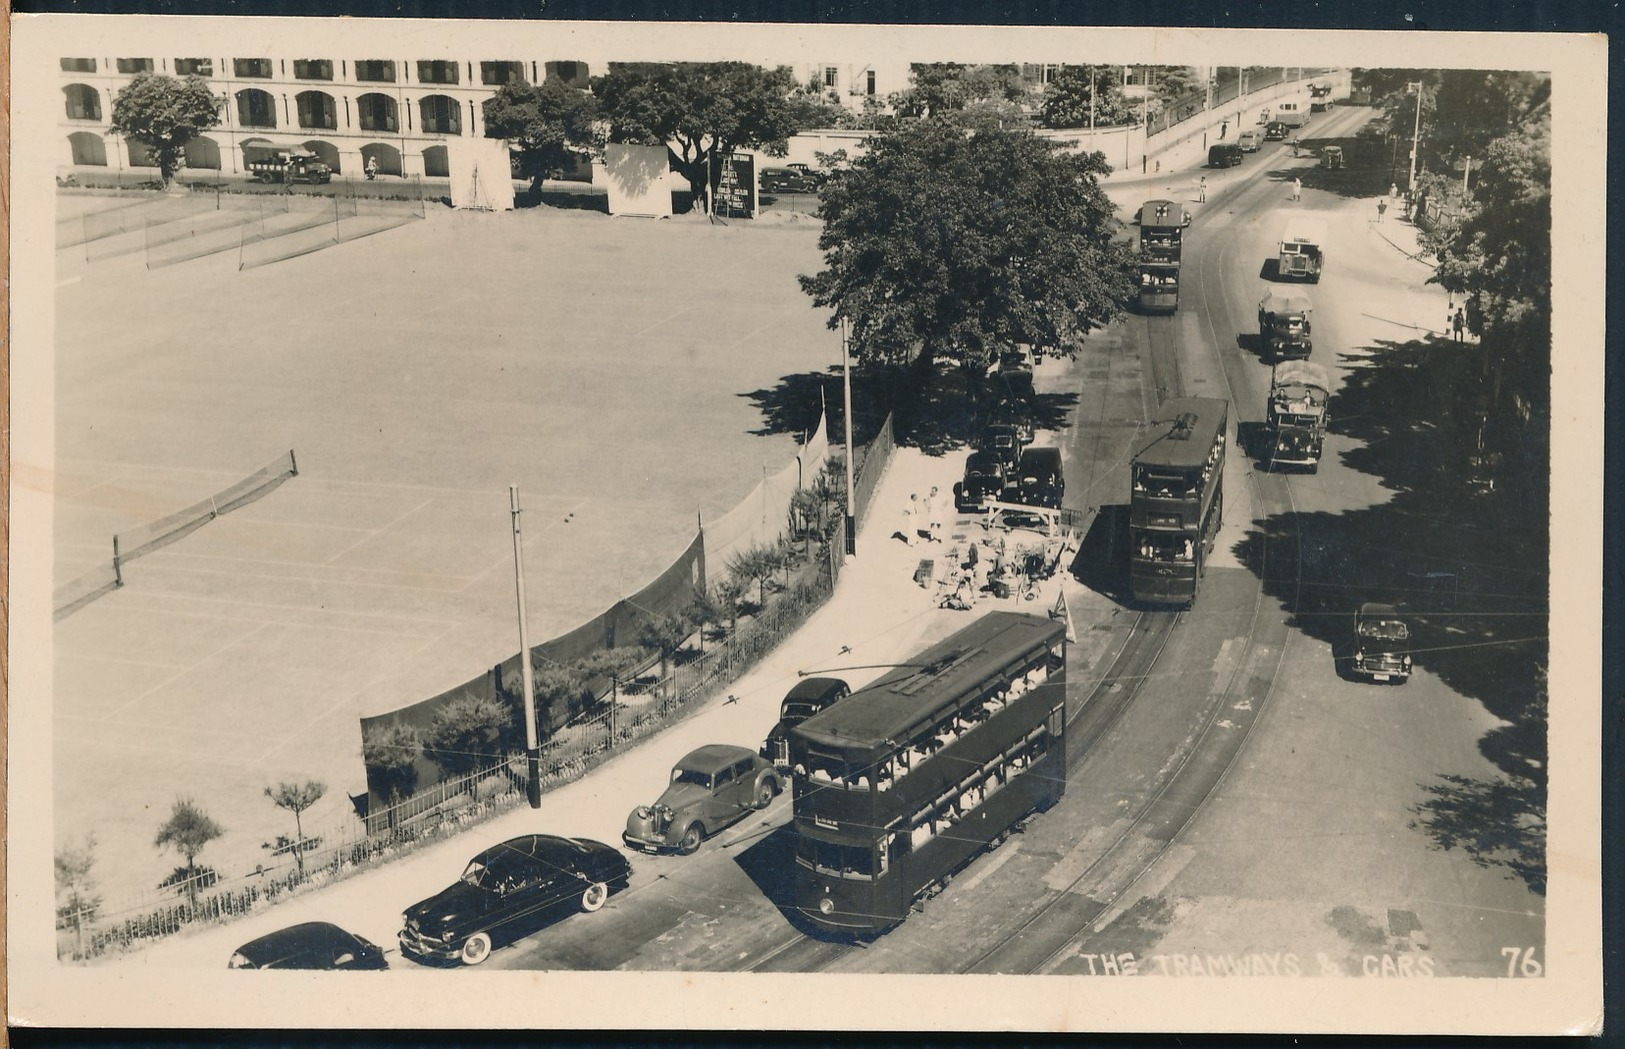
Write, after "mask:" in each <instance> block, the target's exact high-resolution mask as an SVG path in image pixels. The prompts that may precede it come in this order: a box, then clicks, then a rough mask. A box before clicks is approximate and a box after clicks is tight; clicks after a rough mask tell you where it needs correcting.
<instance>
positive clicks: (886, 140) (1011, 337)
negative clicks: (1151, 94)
mask: <svg viewBox="0 0 1625 1049" xmlns="http://www.w3.org/2000/svg"><path fill="white" fill-rule="evenodd" d="M1109 170H1110V168H1109V166H1108V165H1107V163H1106V160H1105V158H1104V157H1102V156H1101V155H1100V154H1098V153H1092V154H1078V153H1069V152H1066V151H1065V150H1064V149H1062V148H1061V147H1059V146H1057V145H1056V144H1055V143H1052V142H1047V141H1045V140H1043V139H1040V138H1038V137H1037V136H1036V135H1034V134H1033V133H1032V132H1030V131H1025V130H1016V131H1010V130H992V129H981V130H978V131H976V132H975V133H974V134H973V133H971V132H970V131H969V130H968V129H966V128H965V127H963V126H962V125H960V124H959V123H958V122H957V121H949V120H943V119H932V120H924V121H920V122H919V123H917V124H914V125H912V126H910V127H906V128H904V129H902V130H900V131H898V132H897V133H895V134H891V135H887V136H883V137H879V138H876V139H874V140H873V142H872V148H871V149H870V151H869V153H868V154H867V155H866V156H863V157H860V158H858V159H857V160H855V161H853V162H852V164H851V166H850V167H849V168H848V169H846V170H844V171H841V172H838V173H837V174H836V175H835V176H834V177H833V178H832V179H831V180H830V181H829V182H828V183H826V184H825V186H824V190H823V196H822V198H821V202H820V205H819V214H820V215H821V216H822V218H823V219H824V230H823V233H822V235H821V236H820V238H819V242H818V243H819V247H820V248H822V249H823V252H824V260H825V264H826V268H825V269H824V270H823V271H822V272H820V273H818V274H816V275H813V276H803V277H801V278H800V280H801V286H802V288H803V290H805V291H806V292H807V294H808V295H810V296H812V299H813V302H814V304H815V305H817V306H821V307H828V308H831V309H832V310H833V315H832V316H831V318H830V326H831V327H835V326H837V325H838V324H839V323H840V322H841V321H842V320H846V321H848V322H849V323H850V324H851V331H852V337H853V348H854V350H855V352H856V353H857V355H858V358H859V359H860V360H861V361H864V362H869V363H877V362H890V363H901V362H904V361H907V360H910V359H913V360H914V361H915V362H916V364H917V365H918V366H920V367H921V368H929V367H930V366H931V365H932V363H933V362H935V361H937V360H939V359H945V360H952V361H955V362H957V363H959V364H960V365H962V366H964V367H965V368H966V369H968V370H971V371H973V372H975V371H981V370H983V369H985V367H986V366H987V365H988V363H989V362H990V361H991V360H993V359H994V357H995V355H996V354H997V353H998V352H999V351H1000V350H1002V349H1004V348H1006V347H1008V346H1011V345H1014V344H1016V343H1029V344H1031V345H1033V346H1034V347H1036V348H1037V349H1038V350H1039V352H1046V351H1047V352H1050V353H1066V352H1070V350H1071V349H1072V347H1073V346H1074V345H1075V344H1076V342H1077V340H1078V339H1080V338H1081V337H1082V336H1083V335H1084V334H1086V333H1087V332H1089V331H1090V330H1091V329H1093V328H1096V327H1100V326H1101V325H1104V324H1107V323H1109V322H1110V321H1111V320H1112V319H1114V318H1115V317H1117V316H1118V315H1119V314H1120V312H1121V310H1122V308H1123V305H1124V303H1125V302H1126V301H1127V299H1128V296H1129V295H1130V293H1131V292H1132V290H1133V281H1132V259H1131V257H1130V254H1129V252H1128V249H1127V247H1126V245H1124V244H1122V243H1120V242H1117V241H1116V240H1115V239H1114V237H1115V234H1116V232H1117V230H1118V222H1117V219H1116V218H1115V217H1114V216H1113V209H1112V204H1111V202H1110V201H1109V200H1108V199H1107V198H1106V195H1105V193H1104V192H1103V191H1102V190H1101V188H1100V184H1099V181H1098V179H1099V178H1100V177H1101V176H1103V175H1105V174H1106V173H1107V172H1108V171H1109Z"/></svg>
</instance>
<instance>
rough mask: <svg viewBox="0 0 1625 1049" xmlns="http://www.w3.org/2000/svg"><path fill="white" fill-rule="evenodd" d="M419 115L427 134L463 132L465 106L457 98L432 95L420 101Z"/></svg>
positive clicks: (456, 133)
mask: <svg viewBox="0 0 1625 1049" xmlns="http://www.w3.org/2000/svg"><path fill="white" fill-rule="evenodd" d="M418 116H419V117H421V118H422V129H423V131H424V132H425V133H426V134H430V135H461V134H462V133H463V107H462V105H461V104H459V103H458V101H457V100H456V99H455V98H450V97H448V96H446V95H430V96H428V97H427V98H425V99H423V100H422V101H420V102H419V103H418Z"/></svg>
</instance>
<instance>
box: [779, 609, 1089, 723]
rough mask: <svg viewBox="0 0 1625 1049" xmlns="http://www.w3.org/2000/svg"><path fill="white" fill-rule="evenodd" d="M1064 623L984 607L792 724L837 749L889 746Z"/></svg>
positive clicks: (1057, 632) (1053, 636)
mask: <svg viewBox="0 0 1625 1049" xmlns="http://www.w3.org/2000/svg"><path fill="white" fill-rule="evenodd" d="M1064 630H1065V626H1064V625H1063V624H1062V623H1060V622H1058V621H1056V620H1052V619H1050V618H1048V617H1047V616H1035V615H1029V614H1027V613H1025V612H989V613H988V614H987V615H985V616H983V617H982V618H981V619H978V620H977V621H976V622H974V623H972V624H970V625H969V626H967V627H965V628H964V629H962V630H959V631H957V632H955V633H954V634H952V635H950V636H949V637H946V638H944V639H943V640H941V641H939V642H937V643H936V644H934V645H932V646H931V647H930V648H928V649H926V650H925V651H924V652H921V653H919V654H918V655H916V656H914V657H913V658H912V659H910V660H909V662H908V665H907V666H899V667H898V668H897V669H895V670H892V671H889V672H888V673H887V674H886V675H885V676H884V677H882V678H881V679H880V680H879V681H876V682H875V683H874V684H872V685H870V686H868V687H867V688H863V689H860V690H858V691H857V692H854V693H852V694H851V695H850V696H847V697H846V698H845V699H843V700H841V701H840V702H839V703H836V704H835V705H834V706H832V707H829V708H828V709H826V710H823V711H821V712H819V713H817V714H815V715H813V716H812V717H810V718H808V719H807V720H806V721H803V722H802V723H801V724H800V725H797V726H796V727H795V728H794V729H793V730H792V731H793V732H796V733H799V734H801V735H803V736H805V737H807V738H809V739H811V740H812V741H813V742H815V743H822V744H825V745H827V746H833V747H839V748H841V749H843V750H850V749H852V748H854V747H858V748H871V749H872V748H875V747H884V748H885V749H892V747H893V746H894V744H893V743H892V741H896V742H899V743H900V742H902V741H903V740H906V739H908V738H909V737H910V736H912V735H913V733H914V732H915V730H916V729H918V728H919V727H920V726H921V725H923V724H928V723H930V722H932V721H935V720H936V719H937V718H938V717H939V716H940V715H941V713H942V712H943V710H944V708H945V707H949V706H952V705H956V704H957V703H958V702H959V700H960V699H961V697H963V696H964V695H965V694H966V693H968V692H971V691H973V690H976V689H977V688H979V687H980V686H981V685H982V684H983V682H985V681H986V680H987V678H988V677H989V676H990V675H992V674H993V673H995V672H996V671H999V670H1001V669H1003V668H1004V667H1006V666H1008V665H1009V664H1010V663H1011V662H1013V661H1015V660H1016V659H1018V658H1019V657H1020V656H1022V655H1023V654H1024V653H1026V652H1029V651H1031V650H1032V649H1033V648H1035V647H1036V646H1038V645H1041V644H1048V643H1050V642H1052V641H1054V640H1055V639H1056V638H1057V637H1058V636H1060V635H1061V634H1062V633H1063V632H1064Z"/></svg>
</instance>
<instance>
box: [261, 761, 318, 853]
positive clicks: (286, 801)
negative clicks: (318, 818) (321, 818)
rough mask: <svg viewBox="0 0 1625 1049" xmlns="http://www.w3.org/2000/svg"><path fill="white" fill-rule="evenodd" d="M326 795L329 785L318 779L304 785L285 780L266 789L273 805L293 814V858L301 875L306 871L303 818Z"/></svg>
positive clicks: (307, 781)
mask: <svg viewBox="0 0 1625 1049" xmlns="http://www.w3.org/2000/svg"><path fill="white" fill-rule="evenodd" d="M326 793H327V784H325V783H323V782H322V781H321V780H316V779H307V780H305V782H303V783H293V782H289V781H287V780H284V781H283V782H281V783H278V784H277V785H276V786H275V787H266V788H265V796H266V797H267V798H270V799H271V802H272V804H274V805H276V807H277V808H279V809H286V810H287V811H289V812H291V813H293V828H294V839H293V858H294V860H295V862H297V863H298V864H299V872H300V873H301V874H303V873H304V871H305V825H304V821H303V820H302V819H301V817H302V815H303V813H304V811H305V810H306V809H308V808H310V807H311V806H312V805H314V804H316V803H317V802H318V801H321V800H322V796H323V795H325V794H326Z"/></svg>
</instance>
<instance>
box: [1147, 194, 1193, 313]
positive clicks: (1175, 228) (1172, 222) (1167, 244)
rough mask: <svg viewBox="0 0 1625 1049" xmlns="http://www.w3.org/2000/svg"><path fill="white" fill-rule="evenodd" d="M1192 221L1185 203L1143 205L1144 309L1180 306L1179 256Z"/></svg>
mask: <svg viewBox="0 0 1625 1049" xmlns="http://www.w3.org/2000/svg"><path fill="white" fill-rule="evenodd" d="M1190 221H1191V220H1190V212H1188V211H1186V210H1185V206H1184V205H1183V204H1180V203H1177V202H1175V201H1172V200H1148V201H1146V202H1145V203H1144V204H1143V205H1141V207H1140V214H1139V223H1140V264H1139V276H1140V292H1139V300H1138V301H1139V306H1140V310H1141V311H1142V312H1145V313H1173V312H1174V311H1175V310H1177V309H1179V259H1180V256H1181V255H1182V254H1184V247H1185V227H1186V226H1188V225H1190Z"/></svg>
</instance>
